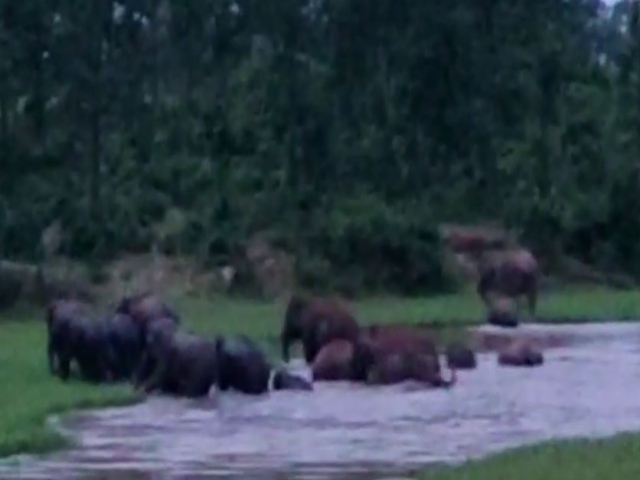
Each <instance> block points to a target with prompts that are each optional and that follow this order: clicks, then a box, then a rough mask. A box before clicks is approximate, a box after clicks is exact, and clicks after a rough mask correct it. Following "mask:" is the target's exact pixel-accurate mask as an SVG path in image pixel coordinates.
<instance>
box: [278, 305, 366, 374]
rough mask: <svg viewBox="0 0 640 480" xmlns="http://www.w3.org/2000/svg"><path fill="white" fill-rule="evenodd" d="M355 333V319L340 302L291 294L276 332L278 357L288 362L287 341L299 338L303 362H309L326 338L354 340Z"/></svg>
mask: <svg viewBox="0 0 640 480" xmlns="http://www.w3.org/2000/svg"><path fill="white" fill-rule="evenodd" d="M358 334H359V327H358V322H357V321H356V319H355V317H354V316H353V315H352V314H351V313H350V312H349V309H348V308H347V306H346V305H345V304H344V303H343V302H341V301H339V300H338V299H329V298H309V297H306V296H303V295H300V294H294V295H293V296H292V297H291V299H290V300H289V304H288V306H287V310H286V312H285V317H284V322H283V325H282V331H281V333H280V340H281V344H282V359H283V360H284V361H285V362H288V361H289V347H290V345H291V343H293V342H295V341H297V340H300V341H301V342H302V345H303V349H304V358H305V361H306V362H307V364H309V365H310V364H311V363H312V362H313V359H314V358H315V356H316V355H317V353H318V352H319V351H320V349H321V348H322V347H323V346H324V345H326V344H327V343H329V342H330V341H332V340H335V339H338V338H342V339H345V340H354V339H356V338H357V336H358Z"/></svg>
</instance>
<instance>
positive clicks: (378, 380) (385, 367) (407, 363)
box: [366, 351, 456, 388]
mask: <svg viewBox="0 0 640 480" xmlns="http://www.w3.org/2000/svg"><path fill="white" fill-rule="evenodd" d="M455 372H456V371H455V370H454V369H451V377H450V378H449V379H448V380H446V379H444V378H443V377H442V374H441V373H440V365H439V362H438V358H437V357H433V356H432V355H426V354H421V353H416V352H412V351H407V352H393V353H387V354H383V355H380V356H378V357H377V358H376V361H375V363H374V364H373V365H372V366H371V368H370V369H369V372H368V375H367V380H366V381H367V383H368V384H370V385H389V384H395V383H401V382H405V381H408V380H412V381H416V382H420V383H423V384H425V385H429V386H432V387H443V388H450V387H452V386H453V385H454V384H455V383H456V373H455Z"/></svg>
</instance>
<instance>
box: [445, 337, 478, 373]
mask: <svg viewBox="0 0 640 480" xmlns="http://www.w3.org/2000/svg"><path fill="white" fill-rule="evenodd" d="M444 354H445V358H446V359H447V366H448V367H449V368H455V369H457V370H472V369H474V368H476V366H477V359H476V354H475V352H474V351H473V350H472V349H471V348H470V347H469V346H468V345H465V344H464V343H462V342H451V343H449V344H448V345H447V347H446V348H445V352H444Z"/></svg>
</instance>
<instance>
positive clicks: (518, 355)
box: [498, 338, 544, 367]
mask: <svg viewBox="0 0 640 480" xmlns="http://www.w3.org/2000/svg"><path fill="white" fill-rule="evenodd" d="M543 363H544V356H543V354H542V351H541V350H540V349H539V348H537V347H536V346H535V345H534V344H533V342H532V341H531V340H529V339H526V338H517V339H515V340H513V341H512V342H511V343H510V344H508V345H507V346H506V347H505V348H503V349H502V350H500V351H499V352H498V364H500V365H504V366H512V367H537V366H540V365H542V364H543Z"/></svg>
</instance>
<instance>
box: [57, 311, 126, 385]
mask: <svg viewBox="0 0 640 480" xmlns="http://www.w3.org/2000/svg"><path fill="white" fill-rule="evenodd" d="M67 302H68V301H61V302H54V303H52V304H51V305H50V306H49V308H48V309H47V327H48V337H49V338H48V342H47V343H48V344H47V354H48V357H49V368H50V369H51V370H52V372H53V373H57V374H58V376H59V377H60V378H61V379H63V380H67V379H68V378H69V376H70V373H71V364H72V362H75V363H76V364H77V366H78V369H79V371H80V377H81V378H82V379H83V380H86V381H90V382H95V383H99V382H104V381H108V380H111V379H112V378H113V371H112V365H113V363H114V352H113V351H112V349H111V346H110V344H109V340H108V335H107V330H106V328H105V325H104V323H103V322H100V321H96V320H91V319H90V318H88V317H87V314H86V308H84V307H83V306H81V305H77V304H76V305H74V304H73V303H67ZM56 361H57V362H56Z"/></svg>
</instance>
